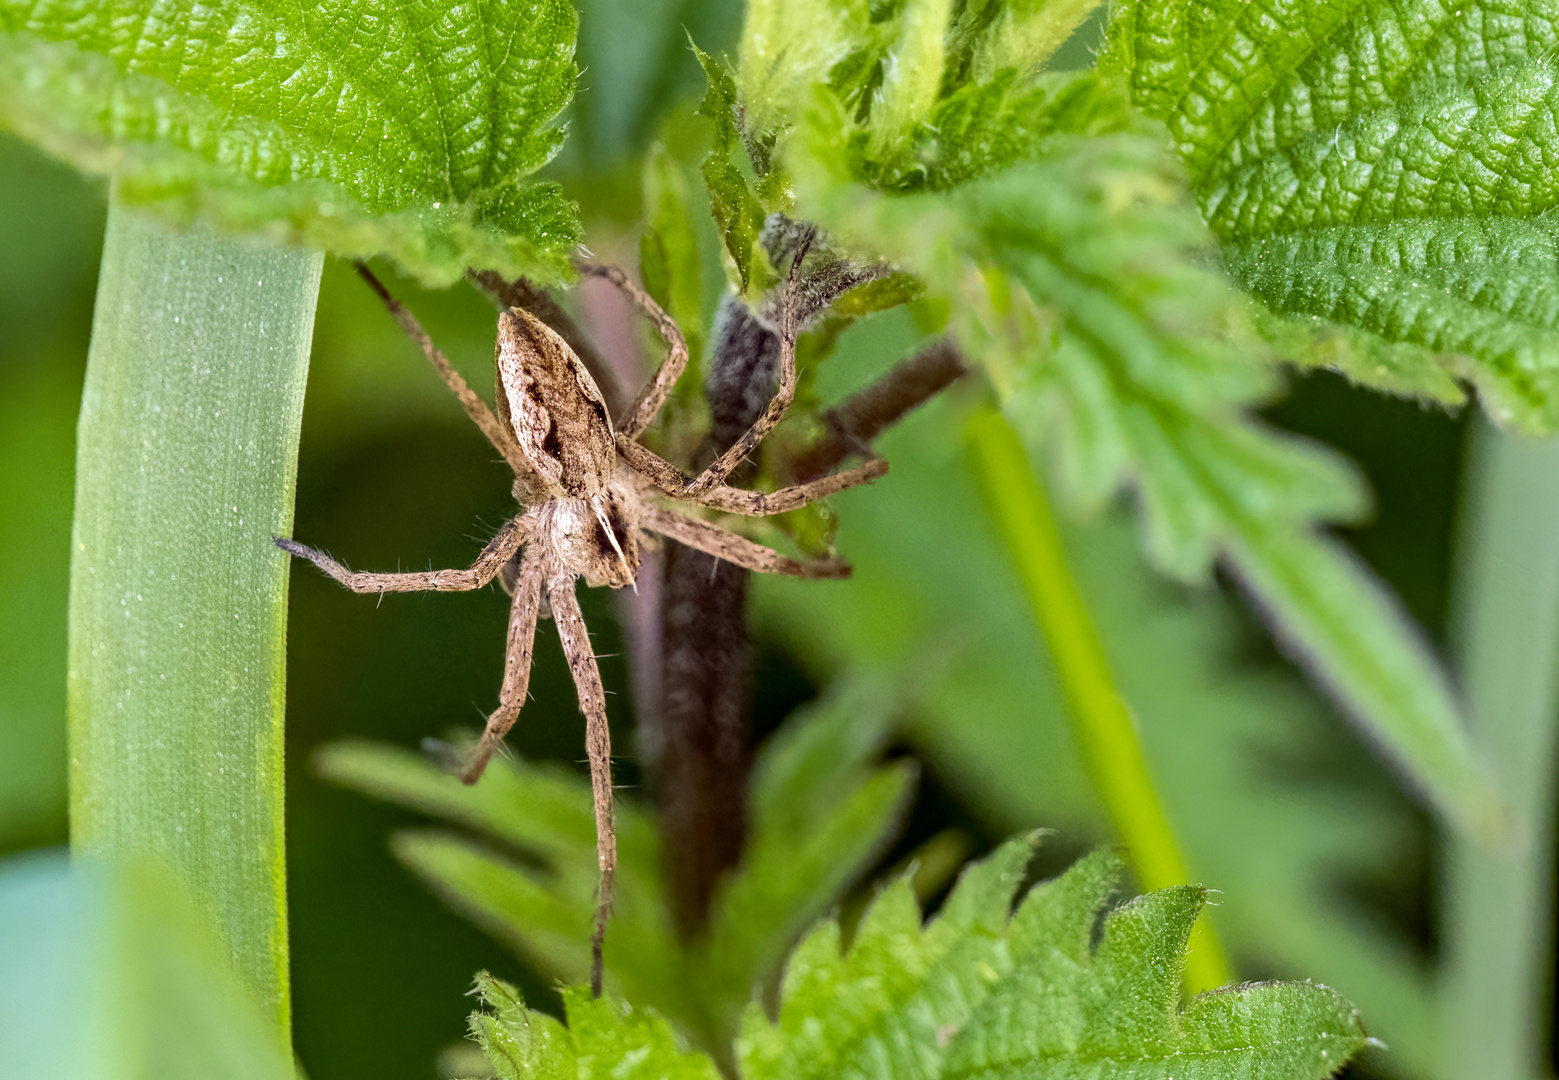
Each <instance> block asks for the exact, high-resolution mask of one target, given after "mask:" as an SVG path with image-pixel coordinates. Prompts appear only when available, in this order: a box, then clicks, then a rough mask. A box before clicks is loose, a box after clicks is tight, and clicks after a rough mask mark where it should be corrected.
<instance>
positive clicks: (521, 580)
mask: <svg viewBox="0 0 1559 1080" xmlns="http://www.w3.org/2000/svg"><path fill="white" fill-rule="evenodd" d="M542 558H543V553H542V548H541V545H539V544H532V545H531V546H530V547H528V548H526V549H525V554H524V555H523V556H521V558H520V572H519V576H518V578H517V579H516V580H515V583H514V604H513V605H512V606H511V607H510V608H509V644H508V647H507V648H506V649H505V651H504V658H503V685H502V686H500V687H499V689H498V708H497V709H495V710H493V714H492V715H491V716H489V717H488V718H487V727H486V728H485V729H483V731H482V738H481V740H480V741H479V742H478V743H477V744H476V749H475V750H474V751H472V753H471V757H470V760H468V761H467V762H466V763H465V765H464V767H463V768H462V769H461V772H460V779H461V780H463V781H465V782H466V783H467V784H474V783H476V782H477V781H478V780H480V779H481V777H482V771H483V770H484V769H486V768H487V763H488V762H489V761H490V760H492V756H493V755H494V754H495V753H497V752H498V748H499V747H500V746H502V745H503V737H504V736H505V735H507V734H508V733H509V729H510V728H512V727H513V726H514V722H515V720H517V719H519V716H520V709H521V708H523V707H524V705H525V693H526V691H527V690H528V689H529V688H530V669H531V658H532V656H533V653H534V649H535V644H536V614H537V612H538V611H539V610H540V608H541V584H542Z"/></svg>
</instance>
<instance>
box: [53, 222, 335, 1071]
mask: <svg viewBox="0 0 1559 1080" xmlns="http://www.w3.org/2000/svg"><path fill="white" fill-rule="evenodd" d="M322 263H323V257H322V256H321V255H318V254H314V253H310V252H305V251H298V250H286V249H282V248H277V247H274V246H270V245H265V244H259V243H253V242H247V241H242V240H236V239H232V238H228V237H223V236H218V235H216V234H214V233H211V232H209V231H205V230H195V231H191V232H175V231H171V230H169V229H168V228H166V227H164V226H162V225H161V224H159V223H157V222H154V221H152V220H150V219H149V218H146V217H144V216H142V215H141V214H139V213H137V212H135V211H132V210H129V209H126V208H125V207H124V206H123V205H121V204H120V203H119V202H118V200H117V199H116V198H115V199H111V200H110V207H109V215H108V229H107V237H106V240H105V243H104V250H103V262H102V270H101V275H100V278H99V281H98V293H97V307H96V312H95V315H94V318H93V325H92V344H91V348H90V352H89V357H88V362H87V377H86V386H85V389H84V391H83V395H82V406H81V419H80V425H79V428H78V450H77V459H76V460H77V473H76V502H75V522H74V529H73V533H72V543H71V557H72V558H71V568H70V638H69V673H68V698H67V700H68V713H69V742H70V827H71V847H72V850H73V851H75V852H76V853H78V854H90V855H94V856H105V857H109V858H113V859H122V860H126V861H132V862H133V861H145V860H148V859H149V860H152V861H156V862H160V863H162V864H164V865H165V866H166V867H168V868H169V869H171V870H172V871H173V873H174V875H175V876H176V877H177V878H178V880H179V881H180V882H181V883H182V884H183V886H184V887H185V889H186V890H187V891H188V892H189V894H190V895H191V897H192V898H193V900H194V902H195V904H196V905H197V906H198V907H199V908H200V909H201V910H203V911H204V912H206V913H207V914H208V915H210V916H211V917H212V918H213V921H214V922H215V924H216V925H217V927H218V928H219V930H220V931H221V933H222V934H223V935H224V938H225V943H226V946H227V950H226V951H227V955H228V956H229V958H230V959H231V962H232V964H233V967H234V969H235V970H236V972H237V974H238V976H239V979H240V980H241V982H242V983H243V984H244V985H245V986H246V987H247V989H248V990H249V991H250V993H251V994H252V995H253V997H254V998H255V1000H256V1001H257V1002H258V1003H259V1004H260V1006H261V1007H262V1009H263V1011H264V1014H265V1016H266V1017H267V1018H268V1020H269V1022H270V1023H271V1024H272V1025H273V1027H274V1031H275V1034H276V1037H277V1039H278V1040H279V1041H280V1044H281V1045H282V1047H284V1048H289V1049H287V1053H288V1054H289V1055H290V1034H289V1030H290V1022H291V1021H290V1005H289V997H288V966H287V910H286V871H285V862H284V850H283V835H284V832H283V816H282V805H283V804H282V798H283V786H282V785H283V775H282V703H283V692H284V670H285V651H284V650H285V638H286V599H287V561H286V557H285V556H284V555H283V554H282V553H281V552H280V551H278V550H277V549H276V546H275V545H274V544H273V543H272V537H273V536H277V535H281V536H286V535H288V534H289V533H290V532H291V525H292V506H293V490H294V482H295V478H296V472H297V449H298V432H299V425H300V420H301V417H302V411H303V387H304V379H305V376H306V374H307V370H308V355H309V342H310V338H311V336H312V333H313V322H314V305H315V301H316V299H317V296H318V289H319V276H320V269H321V266H322Z"/></svg>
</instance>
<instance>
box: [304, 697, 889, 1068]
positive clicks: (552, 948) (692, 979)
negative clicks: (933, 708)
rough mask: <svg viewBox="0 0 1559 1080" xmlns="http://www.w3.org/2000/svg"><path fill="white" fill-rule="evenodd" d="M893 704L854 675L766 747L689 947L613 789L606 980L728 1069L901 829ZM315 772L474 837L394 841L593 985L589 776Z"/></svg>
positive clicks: (337, 764) (648, 841)
mask: <svg viewBox="0 0 1559 1080" xmlns="http://www.w3.org/2000/svg"><path fill="white" fill-rule="evenodd" d="M895 701H896V698H895V696H894V695H893V694H892V693H891V692H890V691H889V690H887V689H885V688H884V686H883V685H882V684H881V683H879V682H876V681H872V680H860V681H858V682H857V683H855V684H853V685H851V686H847V687H844V688H842V689H840V690H838V691H836V692H834V693H833V694H832V695H831V696H830V698H829V699H828V700H826V701H825V702H823V703H821V704H819V705H818V706H816V707H814V708H812V709H809V710H808V711H806V712H805V713H803V714H802V715H800V716H798V717H796V718H795V719H794V720H793V721H792V722H791V723H790V724H787V725H786V727H785V728H784V730H782V731H781V732H780V733H779V734H778V735H777V736H776V737H775V738H773V739H771V740H770V742H769V743H768V744H767V745H766V746H765V747H764V749H763V750H762V752H761V753H760V754H759V756H758V758H757V761H756V762H755V763H754V772H753V785H752V794H751V832H750V834H749V838H748V845H747V850H746V852H745V855H744V858H743V863H742V865H741V867H739V868H738V870H737V871H735V872H734V873H732V874H731V876H730V877H729V878H728V880H727V881H726V883H725V884H724V886H723V887H722V889H721V891H720V892H719V893H718V894H717V896H716V897H715V900H714V903H713V904H712V907H711V912H710V921H709V929H708V932H707V934H706V935H705V936H704V938H702V939H701V940H700V941H699V942H698V943H697V944H695V945H693V946H688V945H686V944H684V943H683V942H682V941H681V939H680V938H679V936H678V934H677V932H676V929H675V925H676V923H675V919H674V917H673V914H672V899H671V895H670V891H669V886H668V885H667V884H666V882H665V881H664V879H663V876H662V872H661V867H662V858H661V851H660V842H659V837H658V834H657V833H656V832H655V829H654V827H653V824H652V822H651V820H650V816H649V814H648V813H647V812H646V811H645V810H644V809H643V808H642V807H640V806H639V805H637V804H636V803H635V802H634V801H633V800H632V799H629V798H626V797H620V798H619V799H618V800H617V802H616V824H617V857H618V869H617V880H616V886H615V890H614V891H615V895H614V901H613V909H612V921H611V926H610V928H609V930H608V933H607V943H606V984H607V986H608V987H609V988H611V989H613V990H614V991H620V992H621V993H622V995H623V997H624V998H625V999H626V1000H628V1001H632V1002H635V1003H636V1004H639V1005H644V1006H648V1007H650V1008H653V1009H655V1010H656V1011H657V1012H659V1013H660V1014H661V1015H663V1016H665V1017H667V1018H668V1019H669V1020H670V1021H671V1022H672V1023H674V1024H675V1025H676V1028H677V1030H678V1031H679V1032H680V1033H681V1034H682V1036H683V1037H685V1038H686V1039H688V1040H689V1041H691V1042H692V1043H693V1044H694V1045H696V1046H699V1047H701V1048H702V1049H705V1050H707V1051H709V1052H711V1053H714V1054H716V1055H717V1056H719V1057H720V1058H721V1060H722V1061H724V1060H725V1057H726V1056H728V1055H729V1048H730V1042H731V1039H732V1038H733V1037H734V1035H735V1033H736V1030H737V1027H738V1025H739V1023H740V1019H741V1013H742V1009H743V1007H744V1006H745V1005H746V1003H747V1001H748V999H749V998H750V996H751V994H752V990H753V987H754V986H758V985H761V984H762V983H764V982H765V981H766V980H769V979H772V978H773V977H774V975H775V973H776V972H777V971H778V969H779V966H780V963H781V962H782V960H783V959H784V956H785V952H786V950H788V949H789V948H790V946H791V945H792V944H793V943H794V942H795V940H796V938H798V937H799V936H800V935H801V933H802V932H803V931H804V930H805V929H806V927H807V925H808V924H809V923H810V922H811V921H812V920H814V919H816V918H817V917H818V916H819V915H820V914H821V913H822V912H823V911H824V910H825V909H826V908H827V907H828V906H829V905H830V904H834V903H837V902H838V900H839V898H840V897H841V896H842V895H843V894H844V892H845V891H846V890H847V889H848V888H849V887H850V886H851V885H852V884H853V883H854V882H855V881H856V880H857V879H858V878H859V876H860V875H861V874H862V873H863V872H864V870H865V869H866V867H867V865H868V864H869V862H870V860H871V859H873V858H874V857H875V856H876V855H877V854H878V853H879V852H880V851H881V849H882V848H883V847H884V846H885V845H886V843H887V842H888V841H889V840H890V839H891V838H892V836H893V835H894V834H895V832H896V831H897V824H898V820H899V815H900V813H901V810H902V807H903V806H904V803H905V800H906V798H907V797H908V795H909V793H910V791H911V788H912V786H913V784H914V779H915V777H914V772H913V769H912V768H911V767H910V766H909V765H908V764H907V763H905V762H895V763H892V764H890V765H885V766H879V765H876V764H874V762H875V759H876V758H877V757H878V756H879V755H880V753H881V750H882V747H883V743H884V741H885V740H886V738H887V737H888V733H889V724H888V721H889V719H890V717H891V715H892V711H893V706H894V703H895ZM320 768H321V771H322V772H323V773H324V774H325V776H327V777H328V778H330V779H333V780H335V781H336V782H338V783H342V784H345V785H347V786H350V787H354V788H357V789H359V790H362V791H366V792H368V793H369V794H372V795H377V796H379V797H381V798H385V799H389V800H391V801H394V802H398V803H402V804H405V805H408V806H411V807H414V808H416V809H420V810H423V811H425V812H427V813H430V814H432V815H434V816H435V817H437V818H441V819H444V820H446V821H449V822H452V823H455V824H458V825H462V826H465V827H466V828H467V829H469V830H471V831H473V832H474V833H475V834H476V838H474V839H473V838H472V837H471V836H469V835H460V834H455V833H451V832H448V831H446V830H427V829H424V830H416V831H409V832H403V833H400V834H398V835H397V836H396V837H395V838H394V840H393V842H392V846H393V847H394V850H395V853H396V854H397V855H398V856H399V857H400V859H401V860H402V861H403V862H405V863H406V864H407V865H408V866H410V867H411V868H412V869H413V870H414V871H416V872H417V873H418V874H419V875H420V876H422V877H423V878H424V879H425V880H426V881H427V882H428V883H429V884H430V885H431V886H432V888H433V889H434V890H435V891H437V892H438V893H440V894H441V895H442V896H444V897H445V898H446V899H447V900H449V902H450V903H451V904H452V905H454V906H455V907H456V908H457V909H459V910H460V911H462V912H464V913H466V914H467V915H468V916H470V917H471V919H472V920H473V921H475V922H476V923H478V924H479V925H481V926H483V927H485V928H486V929H488V930H489V931H491V932H492V933H493V934H494V935H495V936H496V937H498V938H500V939H501V940H503V941H504V942H506V943H507V944H509V945H510V946H512V947H513V948H514V949H515V951H517V952H518V953H520V954H521V955H522V956H524V957H525V958H526V959H527V960H528V961H530V962H531V963H532V964H533V965H534V966H535V967H537V968H538V969H539V970H540V971H542V972H544V973H546V974H547V975H550V976H553V977H555V978H559V979H563V980H567V981H569V982H579V981H583V980H584V979H585V978H586V976H587V974H588V973H589V971H590V928H591V925H592V920H593V918H594V912H595V890H596V887H597V884H598V870H597V864H596V857H595V826H594V817H593V812H592V810H591V799H590V785H589V781H588V779H587V778H585V777H582V776H578V775H576V774H574V773H571V772H567V771H565V770H561V769H549V768H545V767H541V766H538V765H534V764H529V763H526V762H523V761H519V760H514V759H499V760H496V761H494V762H493V764H492V766H490V768H489V775H488V776H487V777H485V778H484V779H483V781H482V783H480V784H478V785H475V786H473V787H467V786H465V785H463V784H461V783H460V782H459V780H458V779H457V778H455V777H453V776H450V775H448V774H447V773H444V772H442V771H441V770H440V769H439V768H438V767H437V766H436V765H434V764H433V763H431V762H428V761H426V760H424V759H422V758H420V757H419V756H417V755H415V754H413V753H410V752H408V751H404V750H399V749H395V748H392V747H386V746H377V745H371V744H364V743H344V744H340V745H337V746H334V747H331V748H330V749H329V750H327V751H326V752H325V753H324V754H322V755H321V757H320ZM514 852H524V853H526V855H527V856H529V859H528V860H526V861H520V860H516V859H515V858H514V857H513V854H512V853H514Z"/></svg>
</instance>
